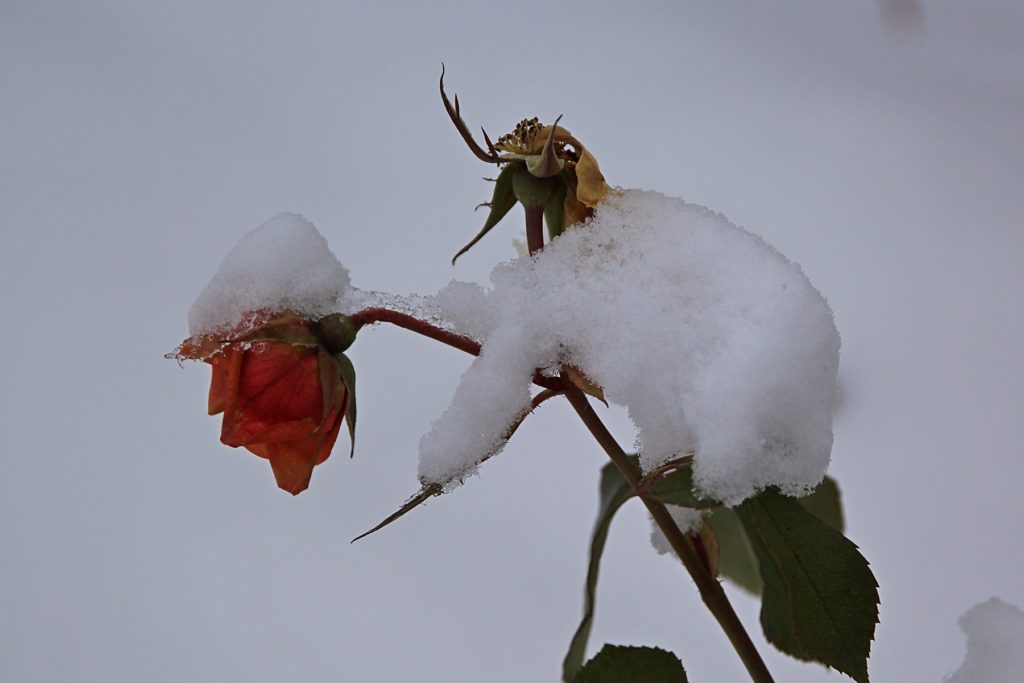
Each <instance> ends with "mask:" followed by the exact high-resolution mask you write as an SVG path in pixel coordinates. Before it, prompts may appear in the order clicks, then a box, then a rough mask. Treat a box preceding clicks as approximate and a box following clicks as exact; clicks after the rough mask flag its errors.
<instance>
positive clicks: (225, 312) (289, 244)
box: [188, 213, 349, 337]
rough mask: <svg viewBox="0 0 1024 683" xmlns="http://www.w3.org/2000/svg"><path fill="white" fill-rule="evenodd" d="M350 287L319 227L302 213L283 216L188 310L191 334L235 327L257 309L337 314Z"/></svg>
mask: <svg viewBox="0 0 1024 683" xmlns="http://www.w3.org/2000/svg"><path fill="white" fill-rule="evenodd" d="M348 289H349V276H348V270H347V269H346V268H345V267H344V266H342V265H341V263H339V262H338V259H337V257H335V255H334V254H333V253H332V252H331V250H330V248H329V247H328V246H327V240H325V239H324V237H323V235H321V234H320V233H319V231H317V229H316V227H315V226H314V225H313V224H312V223H310V222H309V221H308V220H306V219H305V218H303V217H302V216H300V215H299V214H297V213H282V214H278V215H277V216H275V217H274V218H271V219H270V220H269V221H267V222H266V223H264V224H263V225H261V226H260V227H258V228H256V229H255V230H253V231H252V232H250V233H249V234H247V235H246V236H245V237H243V238H242V239H241V241H239V243H238V244H237V245H235V247H234V249H232V250H231V252H230V253H228V255H227V257H225V259H224V262H223V263H222V264H221V266H220V269H219V270H218V271H217V273H216V274H215V275H214V276H213V278H212V279H211V280H210V282H209V284H207V285H206V287H205V288H204V289H203V291H202V293H200V294H199V298H198V299H196V302H195V303H194V304H192V308H191V309H189V312H188V325H189V333H190V334H191V335H192V336H194V337H196V336H200V335H203V334H209V333H211V332H217V331H221V330H225V329H231V328H233V327H235V326H236V325H238V323H239V322H240V321H242V320H243V319H244V318H245V317H246V316H247V314H250V313H252V312H253V311H256V310H267V311H275V312H276V311H285V310H288V311H293V312H295V313H299V314H301V315H305V316H308V317H310V318H319V317H321V316H324V315H327V314H329V313H333V312H335V311H337V310H338V306H339V298H340V297H341V296H342V295H344V294H345V293H346V291H347V290H348Z"/></svg>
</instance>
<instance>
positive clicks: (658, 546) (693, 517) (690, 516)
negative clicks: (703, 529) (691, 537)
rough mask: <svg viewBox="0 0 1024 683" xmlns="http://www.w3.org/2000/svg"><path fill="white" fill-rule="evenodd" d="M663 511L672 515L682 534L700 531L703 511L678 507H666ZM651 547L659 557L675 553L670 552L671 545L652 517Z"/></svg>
mask: <svg viewBox="0 0 1024 683" xmlns="http://www.w3.org/2000/svg"><path fill="white" fill-rule="evenodd" d="M665 509H666V510H668V513H669V514H670V515H672V519H674V520H675V523H676V526H678V527H679V530H680V531H682V532H683V533H684V534H689V533H696V532H698V531H700V524H701V522H702V521H703V520H704V511H703V510H694V509H693V508H684V507H680V506H679V505H666V506H665ZM651 545H652V546H654V549H655V550H657V551H658V554H659V555H671V554H672V553H674V552H675V551H674V550H672V544H671V543H669V542H668V539H667V538H666V537H665V532H663V531H662V530H661V527H660V526H658V525H657V523H656V522H655V521H654V518H653V517H652V518H651Z"/></svg>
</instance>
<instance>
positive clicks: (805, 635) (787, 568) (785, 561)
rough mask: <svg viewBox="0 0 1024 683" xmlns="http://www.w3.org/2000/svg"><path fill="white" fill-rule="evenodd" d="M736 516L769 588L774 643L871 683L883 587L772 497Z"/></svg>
mask: <svg viewBox="0 0 1024 683" xmlns="http://www.w3.org/2000/svg"><path fill="white" fill-rule="evenodd" d="M736 512H737V514H738V515H739V518H740V521H741V522H742V524H743V528H744V530H745V531H746V533H747V537H748V538H749V539H750V543H751V546H752V547H753V549H754V554H755V555H756V556H757V559H758V564H759V566H760V572H761V578H762V580H763V581H764V594H763V597H762V602H761V626H762V627H763V628H764V633H765V636H766V637H767V638H768V642H770V643H772V644H773V645H775V646H776V647H777V648H779V649H780V650H782V651H783V652H785V653H787V654H790V655H792V656H794V657H796V658H797V659H803V660H811V661H816V662H821V663H822V664H825V665H826V666H830V667H832V668H834V669H836V670H838V671H841V672H843V673H845V674H847V675H849V676H850V677H851V678H853V679H854V680H856V681H858V683H867V681H868V669H867V659H868V654H869V652H870V650H871V641H872V640H873V639H874V633H875V625H876V624H877V623H878V583H877V582H876V581H875V577H874V575H872V573H871V570H870V569H869V568H868V563H867V560H865V559H864V557H863V556H862V555H861V554H860V552H859V551H858V550H857V546H855V545H854V544H853V543H852V542H850V540H849V539H847V538H846V537H845V536H843V535H842V534H841V533H839V532H838V531H836V530H835V529H833V528H832V527H830V526H828V525H827V524H825V523H824V522H822V521H821V520H820V519H818V518H817V517H815V516H814V515H813V514H811V513H810V512H808V511H807V510H805V509H804V508H803V506H801V505H800V504H799V503H798V502H797V501H796V500H793V499H792V498H788V497H786V496H783V495H782V494H780V493H778V492H777V491H774V490H767V491H764V492H762V493H761V494H759V495H758V496H756V497H754V498H751V499H749V500H747V501H745V502H744V503H743V504H742V505H740V506H739V507H737V508H736Z"/></svg>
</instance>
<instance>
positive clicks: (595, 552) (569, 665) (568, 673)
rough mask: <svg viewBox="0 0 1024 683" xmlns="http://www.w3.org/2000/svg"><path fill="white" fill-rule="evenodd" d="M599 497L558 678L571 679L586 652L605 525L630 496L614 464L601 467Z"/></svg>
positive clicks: (605, 539) (606, 532) (608, 524)
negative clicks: (577, 609)
mask: <svg viewBox="0 0 1024 683" xmlns="http://www.w3.org/2000/svg"><path fill="white" fill-rule="evenodd" d="M599 490H600V497H599V503H598V508H597V521H596V522H594V530H593V532H591V535H590V560H589V562H588V564H587V583H586V587H585V588H584V592H583V619H582V620H581V621H580V625H579V627H578V628H577V629H576V633H574V634H573V637H572V641H570V643H569V651H568V653H566V655H565V659H564V660H563V661H562V680H564V681H572V680H573V677H574V676H575V675H576V673H577V672H578V671H579V670H580V667H581V666H583V658H584V657H585V656H586V654H587V639H588V638H589V637H590V627H591V625H592V624H593V621H594V603H595V600H596V596H597V574H598V570H599V569H600V565H601V553H603V552H604V545H605V541H607V540H608V528H609V527H610V526H611V523H612V517H613V516H614V515H615V513H616V511H618V509H619V508H620V507H622V504H623V503H625V502H626V501H627V500H629V499H630V498H631V497H632V496H633V489H632V488H630V486H629V484H628V483H626V480H625V479H623V478H622V475H621V474H619V470H618V469H617V468H616V467H615V465H614V464H612V463H608V464H607V465H605V466H604V467H602V468H601V483H600V487H599Z"/></svg>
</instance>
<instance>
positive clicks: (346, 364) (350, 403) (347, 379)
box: [334, 353, 356, 458]
mask: <svg viewBox="0 0 1024 683" xmlns="http://www.w3.org/2000/svg"><path fill="white" fill-rule="evenodd" d="M334 360H336V361H338V367H339V368H340V369H341V381H342V382H344V383H345V389H346V390H347V391H348V397H347V398H346V403H345V422H346V423H347V424H348V436H349V439H350V440H351V442H352V448H351V450H350V451H349V454H348V455H349V457H350V458H351V457H352V456H354V455H355V454H356V368H355V366H354V365H352V361H351V360H349V358H348V356H346V355H345V354H343V353H336V354H335V355H334Z"/></svg>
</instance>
